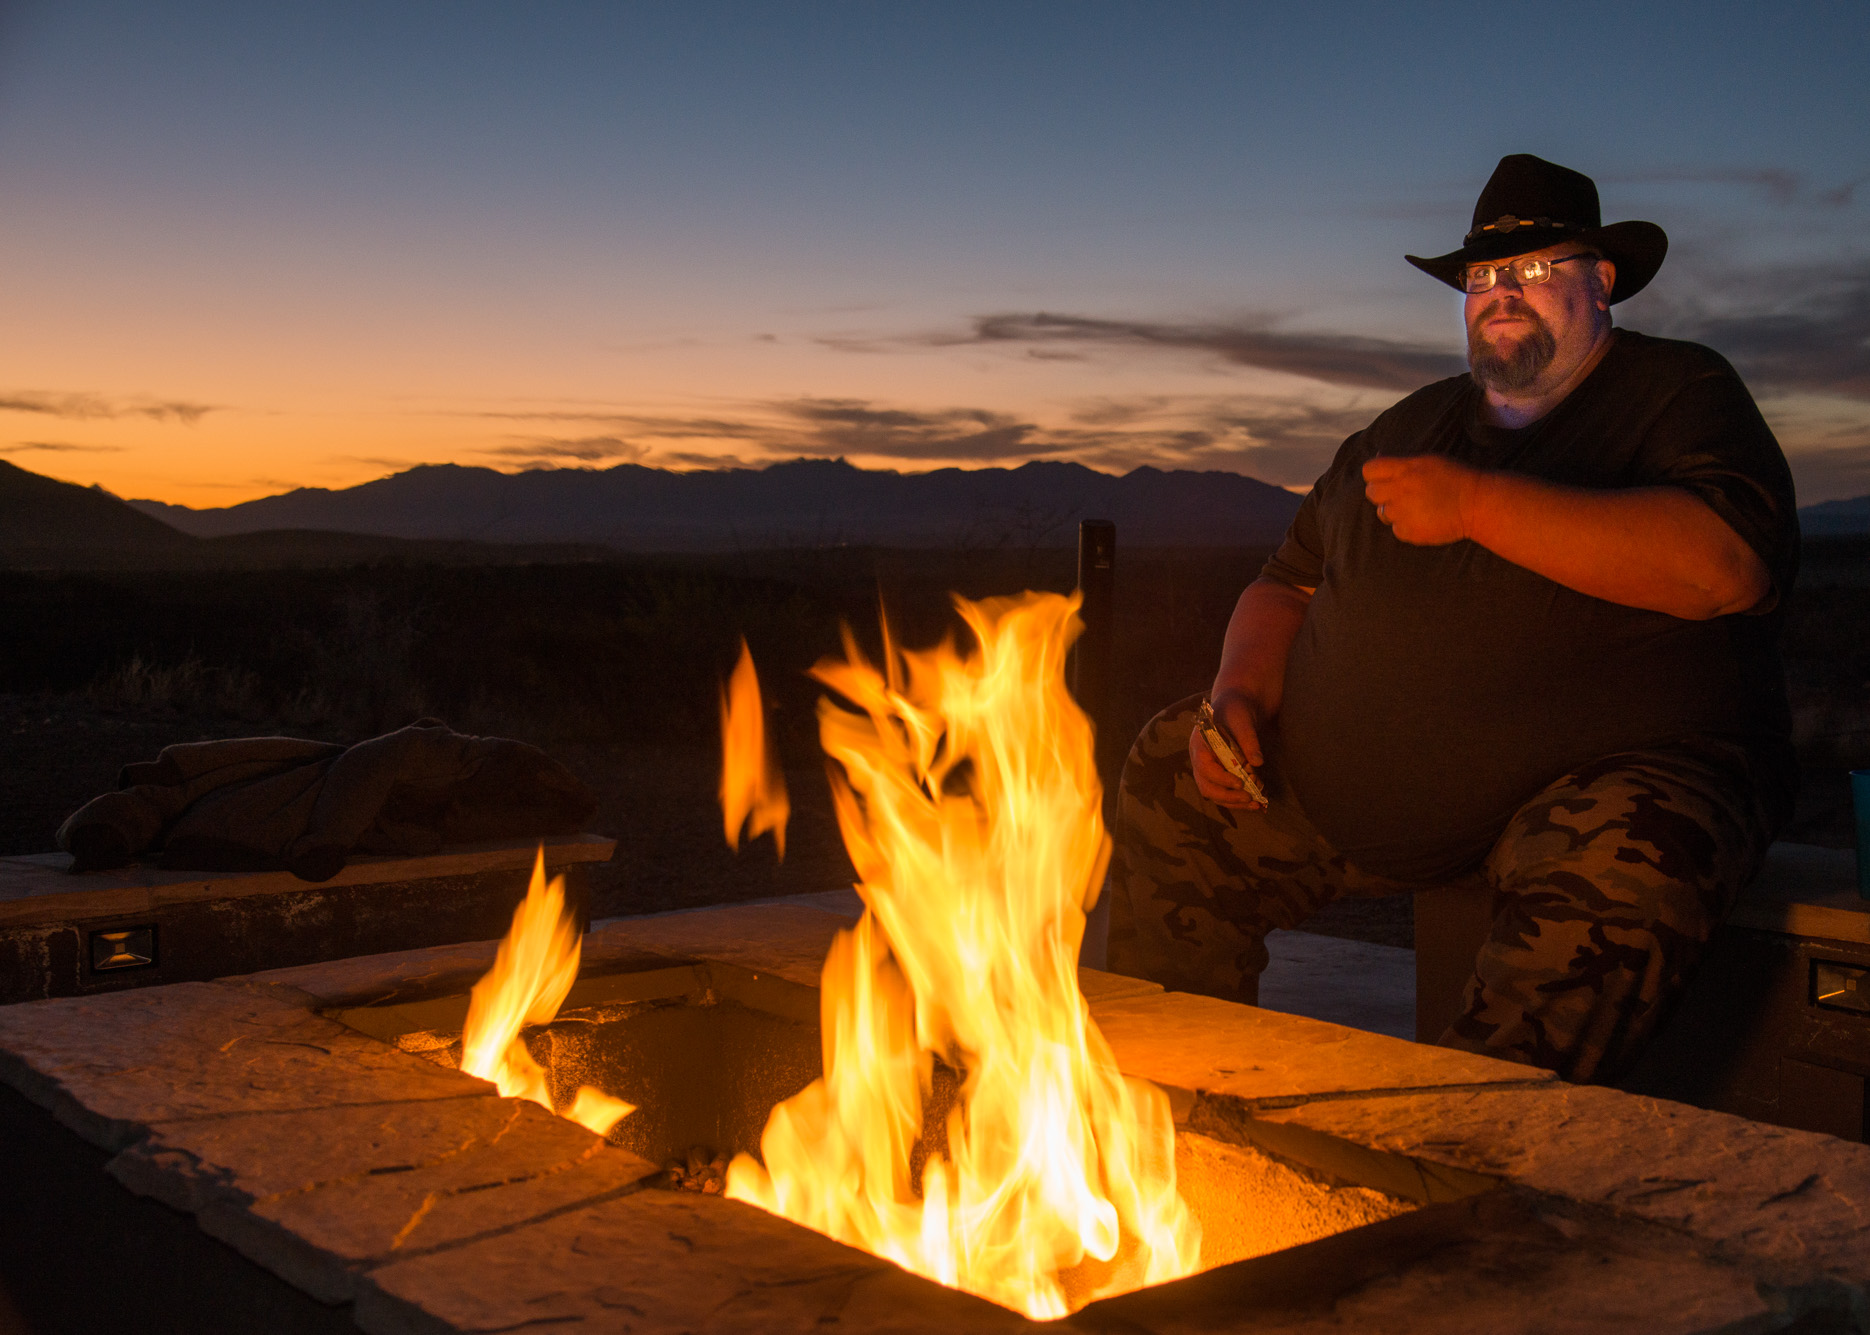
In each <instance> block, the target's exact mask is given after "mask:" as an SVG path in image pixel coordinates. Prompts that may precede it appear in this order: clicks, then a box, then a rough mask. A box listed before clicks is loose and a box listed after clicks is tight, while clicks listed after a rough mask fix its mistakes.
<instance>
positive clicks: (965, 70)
mask: <svg viewBox="0 0 1870 1335" xmlns="http://www.w3.org/2000/svg"><path fill="white" fill-rule="evenodd" d="M1866 71H1870V6H1866V5H1865V4H1863V3H1861V0H1858V2H1857V3H1850V4H1834V5H1824V4H1810V5H1806V4H1789V5H1776V6H1772V7H1770V8H1769V7H1767V6H1763V5H1725V4H1718V3H1704V4H1694V5H1631V4H1624V5H1614V6H1611V5H1606V6H1590V5H1584V6H1573V7H1567V8H1564V9H1556V10H1555V9H1553V8H1552V7H1550V6H1523V5H1511V4H1502V5H1497V6H1493V7H1489V8H1488V9H1486V10H1485V11H1476V10H1474V9H1473V7H1471V6H1453V5H1447V6H1441V5H1407V6H1399V5H1375V4H1338V5H1332V4H1319V5H1308V6H1304V7H1300V6H1296V5H1294V6H1284V5H1281V6H1270V5H1252V4H1226V5H1222V4H1173V3H1154V4H1142V3H1138V4H1099V3H1080V4H1052V3H1018V2H1016V0H1004V2H1003V3H1000V4H994V5H988V4H964V3H950V4H929V5H918V4H910V3H896V4H858V3H845V4H830V3H826V4H806V5H798V4H778V3H775V4H740V5H726V4H718V5H711V4H705V3H701V4H684V5H666V4H659V5H635V4H611V5H596V4H569V3H561V4H551V3H545V4H527V5H492V4H473V3H454V4H413V3H412V4H399V3H378V4H357V5H347V4H321V5H317V6H262V5H253V4H251V3H246V4H225V5H218V4H193V3H144V4H128V3H86V2H85V0H60V3H55V4H54V3H46V4H33V3H15V4H10V5H7V6H5V7H4V9H3V10H0V179H4V180H5V181H6V182H7V183H8V188H7V189H6V190H5V191H4V192H0V247H4V254H5V257H6V265H7V269H8V284H7V286H8V289H9V292H8V303H7V305H8V315H9V317H10V318H9V319H8V320H7V321H5V323H4V329H3V330H0V340H3V341H4V342H3V344H0V351H4V354H5V357H4V361H0V367H4V370H0V455H3V456H4V457H7V458H10V459H11V460H12V461H13V462H16V463H19V464H21V465H22V466H25V467H29V468H34V469H36V470H38V471H44V472H49V473H53V474H55V475H57V476H62V477H70V478H73V479H74V480H78V481H85V482H92V481H96V482H101V483H103V484H104V485H106V486H109V487H111V488H112V489H113V490H116V491H118V492H119V493H121V494H126V495H139V496H152V497H155V498H158V499H165V500H173V501H180V502H185V503H190V504H196V505H205V504H226V503H230V502H233V501H237V500H242V499H247V498H249V497H251V496H256V495H262V494H266V493H267V492H271V491H277V490H281V489H283V488H285V487H289V486H295V485H305V484H311V485H328V486H341V485H348V484H351V483H355V482H360V481H364V480H366V479H368V478H370V477H374V476H379V475H381V474H383V473H385V472H388V471H392V470H394V469H396V468H401V467H406V466H408V465H410V464H413V463H418V462H437V461H442V460H452V461H456V462H462V463H482V464H490V465H494V466H499V467H509V468H511V467H532V466H596V467H602V466H607V465H609V464H613V463H618V462H624V461H630V460H635V461H640V462H647V463H662V464H671V465H674V466H694V465H698V464H707V463H714V462H737V463H747V464H755V465H757V464H760V463H764V462H770V461H772V460H774V459H778V458H787V457H796V456H798V455H801V454H833V455H843V456H845V457H849V458H851V459H852V460H853V461H855V462H860V463H864V464H866V465H870V466H889V467H902V468H926V467H935V466H941V465H945V464H949V463H960V464H963V465H981V464H990V463H1018V462H1023V461H1024V460H1025V459H1027V458H1076V459H1081V460H1083V461H1084V462H1087V463H1090V464H1093V465H1094V466H1098V467H1103V468H1107V469H1112V470H1117V471H1121V470H1124V469H1127V468H1129V467H1134V466H1136V465H1137V464H1141V463H1156V464H1158V465H1159V466H1164V467H1197V468H1228V469H1233V470H1236V471H1241V472H1247V473H1251V474H1254V475H1256V476H1261V477H1265V478H1267V479H1268V480H1270V481H1274V482H1278V483H1281V484H1285V485H1292V486H1303V485H1304V484H1305V483H1307V482H1309V481H1310V480H1311V478H1312V477H1314V476H1316V474H1317V473H1318V472H1319V471H1320V470H1321V469H1322V467H1323V465H1324V463H1325V462H1326V461H1327V460H1328V459H1329V456H1330V453H1331V451H1332V449H1333V448H1335V446H1336V444H1337V443H1338V441H1339V440H1341V439H1342V438H1343V436H1344V435H1345V434H1348V432H1350V431H1352V430H1355V429H1356V428H1357V427H1358V426H1360V425H1361V424H1362V423H1363V422H1364V421H1367V420H1368V418H1369V417H1370V416H1372V415H1374V413H1375V412H1376V411H1378V410H1380V409H1381V408H1382V407H1383V406H1385V405H1386V404H1387V403H1389V402H1391V401H1393V400H1394V399H1395V398H1397V397H1399V396H1400V395H1401V394H1402V393H1404V392H1406V391H1407V390H1408V389H1409V388H1411V387H1413V386H1414V385H1415V384H1419V383H1422V382H1423V381H1425V380H1427V379H1430V378H1433V377H1434V376H1435V375H1439V374H1445V373H1447V369H1448V368H1458V366H1459V361H1458V354H1459V347H1460V339H1459V316H1458V298H1457V297H1456V296H1455V295H1454V294H1453V293H1451V292H1449V291H1448V290H1447V289H1445V288H1442V287H1440V286H1439V285H1437V284H1435V283H1433V282H1432V281H1431V280H1429V279H1427V278H1426V277H1424V276H1422V275H1420V274H1418V273H1416V271H1415V270H1413V269H1411V268H1410V267H1409V266H1407V265H1406V264H1404V263H1403V261H1402V258H1401V257H1402V255H1403V253H1404V252H1414V253H1417V254H1423V253H1428V254H1433V253H1439V252H1440V251H1442V250H1446V249H1451V248H1453V247H1454V246H1455V245H1456V244H1458V242H1459V238H1460V235H1461V233H1462V232H1463V231H1464V230H1465V228H1466V225H1467V221H1468V215H1469V212H1470V211H1471V209H1472V207H1473V201H1474V197H1475V195H1476V194H1477V193H1478V191H1479V189H1480V186H1481V185H1482V184H1483V183H1484V181H1485V180H1486V177H1487V175H1488V173H1489V172H1490V171H1491V169H1492V166H1493V164H1494V162H1495V161H1496V160H1497V159H1498V158H1499V157H1500V156H1501V155H1502V154H1504V153H1509V152H1521V151H1524V152H1534V153H1538V154H1540V155H1542V156H1545V157H1548V158H1552V159H1554V160H1556V161H1560V162H1563V163H1566V164H1567V165H1570V166H1574V167H1577V168H1579V169H1580V170H1583V171H1586V172H1588V173H1590V174H1591V175H1593V176H1594V177H1596V179H1597V181H1598V184H1599V188H1600V191H1601V193H1602V195H1603V199H1604V207H1605V216H1606V221H1612V220H1616V219H1619V218H1628V217H1639V218H1648V219H1651V220H1653V221H1656V222H1658V223H1661V224H1662V225H1663V226H1664V227H1665V228H1666V229H1667V230H1668V231H1669V234H1670V237H1671V240H1672V246H1673V248H1672V251H1671V257H1670V260H1669V263H1668V264H1667V265H1666V266H1665V267H1664V269H1663V272H1662V274H1661V276H1660V277H1659V278H1658V279H1657V281H1656V283H1655V284H1654V285H1653V286H1652V287H1651V289H1650V291H1648V292H1645V293H1644V294H1642V295H1641V296H1639V297H1637V298H1635V299H1634V300H1632V301H1630V302H1629V303H1627V304H1625V305H1623V306H1620V307H1619V308H1618V311H1619V318H1620V320H1621V322H1622V323H1625V324H1627V325H1629V326H1631V327H1633V328H1638V329H1643V330H1645V331H1647V332H1652V333H1660V334H1671V335H1675V336H1682V337H1694V338H1699V339H1701V340H1702V341H1705V342H1708V343H1710V344H1712V345H1713V346H1715V347H1716V348H1718V349H1719V350H1721V351H1723V352H1725V353H1726V354H1727V355H1728V356H1729V357H1730V358H1732V359H1733V360H1734V361H1735V362H1736V364H1737V365H1738V366H1739V367H1740V368H1741V370H1742V372H1743V374H1745V375H1746V376H1747V378H1748V381H1749V383H1750V384H1751V385H1752V386H1753V388H1754V391H1755V393H1756V395H1757V396H1758V397H1759V398H1760V399H1761V402H1762V406H1763V407H1764V408H1765V410H1766V411H1767V414H1768V417H1769V420H1771V421H1772V422H1773V423H1774V425H1775V427H1776V429H1777V430H1778V431H1779V433H1780V436H1781V439H1782V441H1783V443H1784V444H1785V445H1786V447H1787V451H1788V454H1789V456H1790V457H1791V458H1792V459H1793V461H1794V469H1795V474H1796V475H1797V477H1798V480H1799V484H1800V490H1801V499H1802V500H1804V501H1807V502H1810V501H1814V500H1822V499H1827V498H1831V497H1836V496H1843V495H1856V494H1862V493H1865V492H1870V345H1867V343H1866V340H1870V242H1866V239H1865V238H1866V235H1867V234H1870V233H1867V229H1866V224H1870V115H1866V114H1865V104H1866V101H1870V99H1866V97H1865V94H1864V88H1865V85H1866V83H1870V80H1866V77H1865V75H1866Z"/></svg>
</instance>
